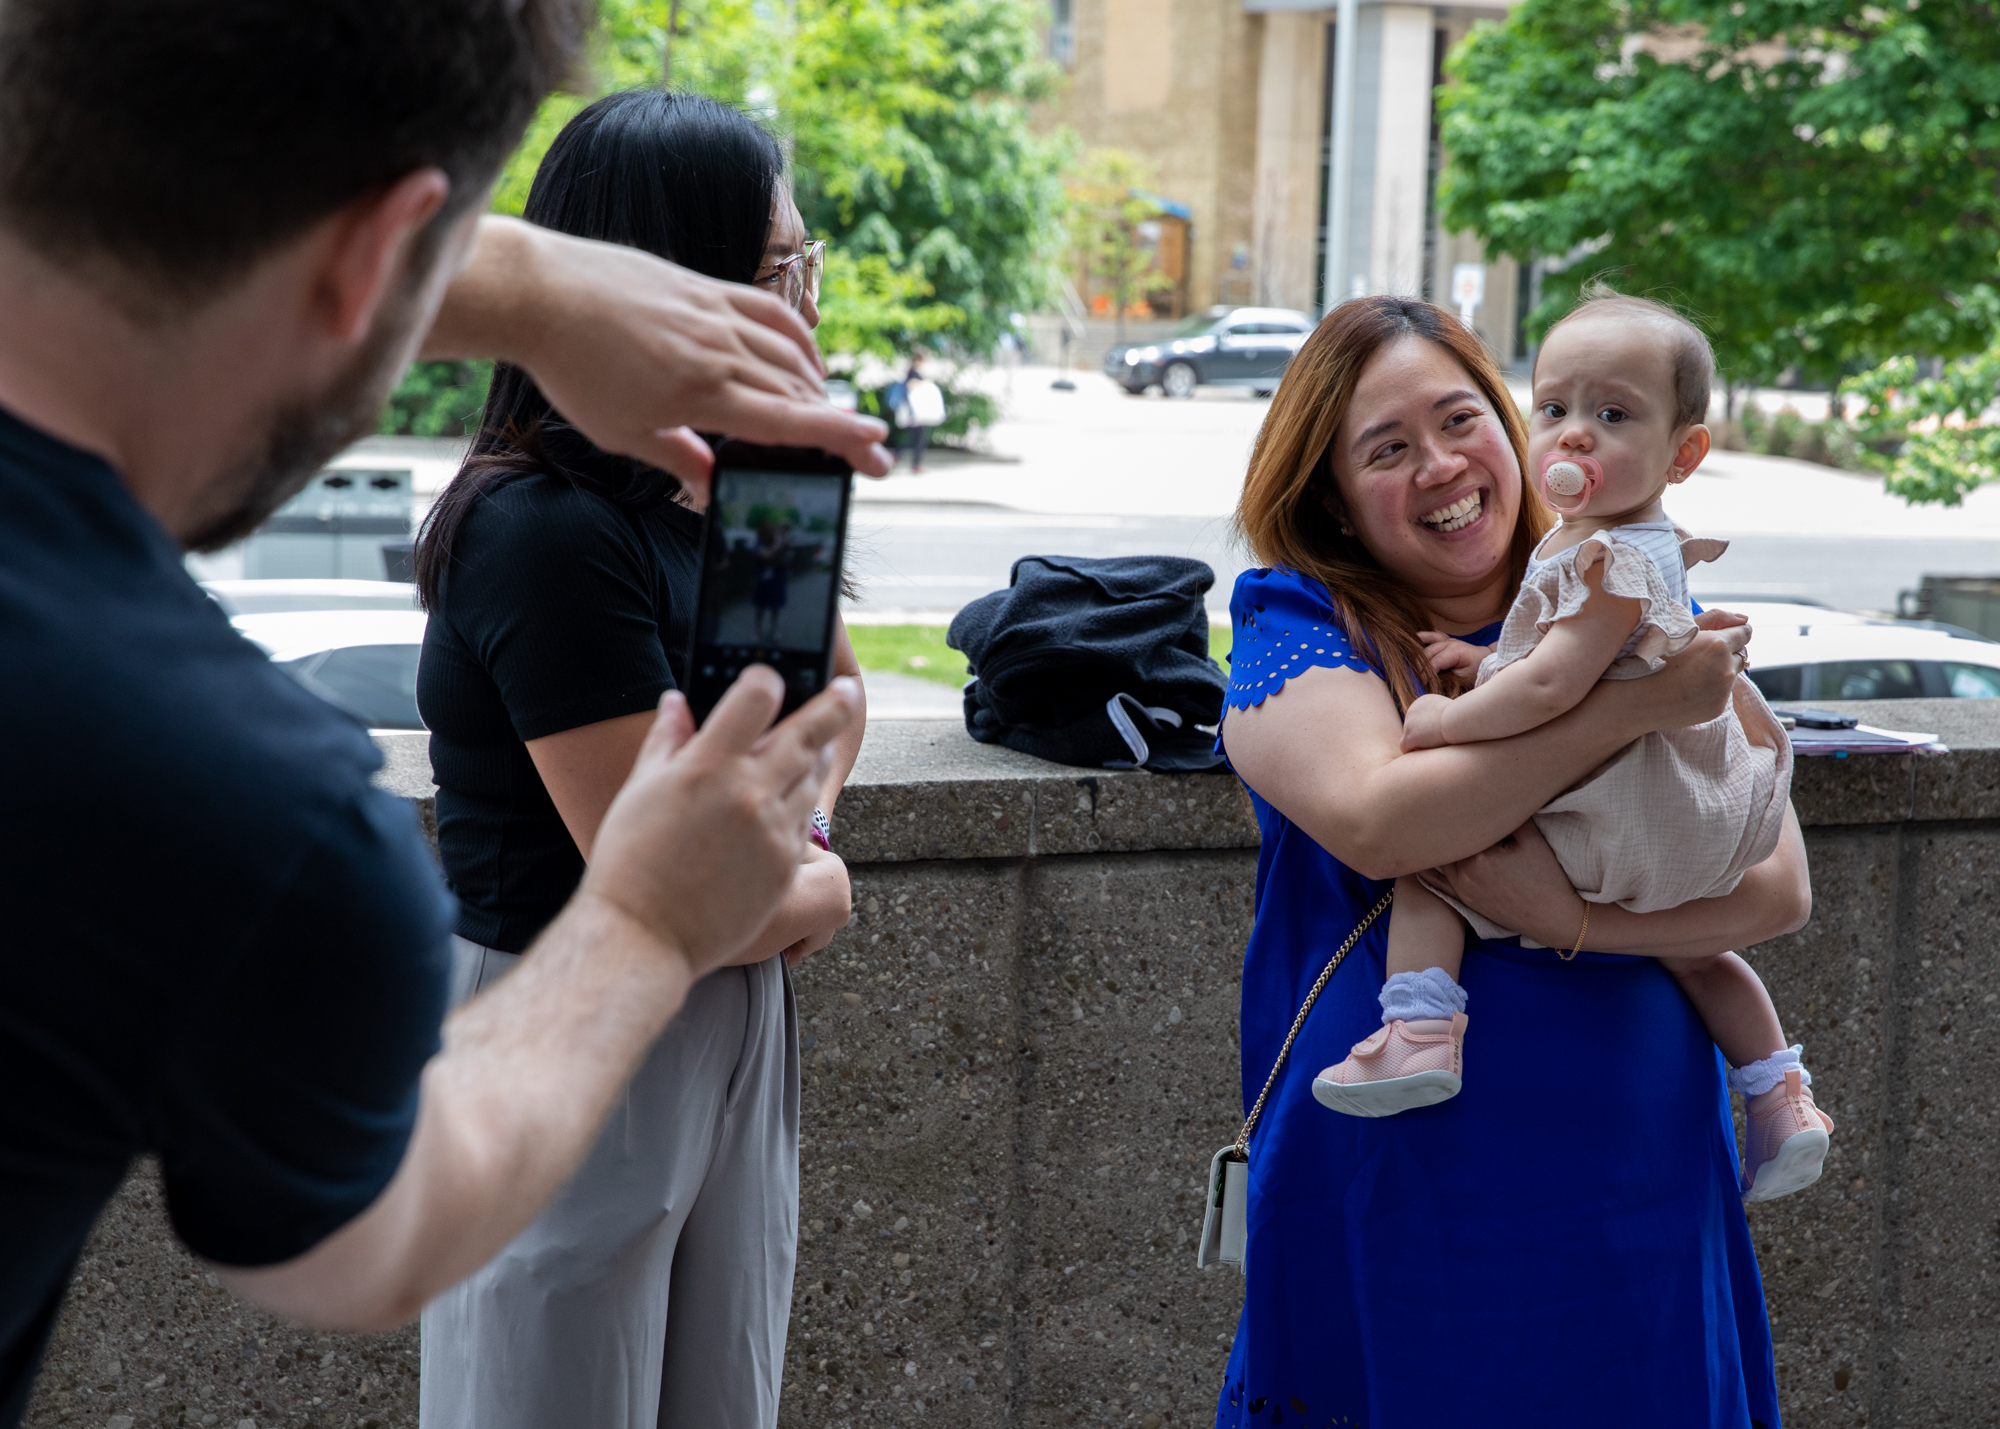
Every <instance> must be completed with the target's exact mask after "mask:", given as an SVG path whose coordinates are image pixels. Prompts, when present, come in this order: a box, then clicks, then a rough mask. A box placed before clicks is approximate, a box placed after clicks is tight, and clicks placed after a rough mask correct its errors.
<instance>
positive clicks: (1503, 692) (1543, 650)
mask: <svg viewBox="0 0 2000 1429" xmlns="http://www.w3.org/2000/svg"><path fill="white" fill-rule="evenodd" d="M1583 579H1584V584H1585V585H1587V586H1589V587H1590V592H1591V594H1590V599H1588V600H1586V601H1585V602H1584V603H1583V609H1582V610H1580V611H1578V612H1577V613H1576V614H1575V615H1573V616H1570V617H1569V618H1568V619H1567V620H1559V621H1557V622H1556V623H1555V624H1554V625H1552V626H1550V627H1549V633H1548V634H1547V635H1544V636H1543V637H1542V642H1541V644H1539V645H1537V646H1536V647H1535V648H1534V649H1533V650H1532V651H1530V652H1529V653H1528V654H1527V655H1525V656H1523V657H1522V658H1521V659H1519V660H1516V661H1515V662H1514V663H1513V664H1511V665H1509V666H1508V667H1507V668H1506V669H1504V670H1502V671H1500V673H1499V674H1497V675H1495V676H1494V677H1493V678H1492V679H1490V680H1488V681H1487V682H1486V683H1485V684H1483V685H1481V686H1480V687H1479V688H1478V689H1476V690H1472V691H1470V692H1468V693H1466V694H1463V695H1460V696H1459V697H1458V698H1457V699H1455V700H1448V699H1446V698H1445V697H1444V696H1442V695H1425V696H1423V697H1422V698H1421V699H1419V700H1418V701H1417V702H1416V703H1415V704H1413V705H1411V706H1410V711H1409V714H1408V715H1407V716H1406V717H1405V719H1404V724H1403V748H1404V749H1406V750H1410V749H1433V748H1436V747H1437V746H1438V745H1441V744H1475V743H1478V742H1479V741H1480V740H1486V739H1506V738H1508V737H1509V736H1511V735H1516V734H1521V733H1524V732H1526V731H1527V730H1531V729H1534V728H1535V727H1537V726H1538V725H1543V724H1547V723H1548V722H1549V721H1550V720H1552V719H1554V718H1555V717H1556V716H1557V715H1559V714H1563V713H1564V712H1566V711H1568V710H1570V709H1573V708H1574V707H1575V706H1576V704H1577V703H1578V702H1579V701H1580V700H1582V699H1583V697H1584V696H1585V695H1587V694H1589V693H1590V688H1591V686H1593V685H1595V684H1596V683H1597V682H1598V681H1599V680H1600V679H1602V678H1603V676H1604V672H1605V670H1606V669H1607V668H1609V666H1610V664H1611V662H1612V661H1613V660H1614V659H1616V658H1617V656H1618V651H1619V649H1620V648H1621V647H1622V646H1623V645H1624V644H1625V642H1626V640H1627V639H1629V638H1630V637H1631V634H1632V631H1633V628H1634V627H1636V626H1637V625H1638V623H1639V602H1638V601H1636V600H1632V599H1629V598H1627V597H1624V596H1611V595H1606V594H1605V593H1604V565H1603V563H1602V562H1599V563H1598V564H1596V565H1594V566H1592V567H1591V568H1590V569H1589V570H1588V571H1586V572H1585V573H1584V578H1583Z"/></svg>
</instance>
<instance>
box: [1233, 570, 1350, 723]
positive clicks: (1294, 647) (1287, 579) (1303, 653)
mask: <svg viewBox="0 0 2000 1429" xmlns="http://www.w3.org/2000/svg"><path fill="white" fill-rule="evenodd" d="M1229 618H1230V624H1231V625H1232V626H1233V627H1234V630H1233V634H1232V636H1231V644H1230V649H1229V693H1228V696H1227V698H1226V703H1227V708H1228V709H1232V710H1247V709H1251V708H1253V707H1255V706H1257V705H1261V704H1263V703H1264V701H1265V700H1266V699H1268V698H1269V697H1270V696H1272V695H1275V694H1276V693H1278V691H1279V690H1282V689H1283V688H1284V687H1285V682H1286V681H1287V680H1289V679H1291V678H1292V676H1294V675H1297V674H1299V673H1300V672H1302V671H1305V670H1310V669H1312V668H1313V667H1314V666H1329V667H1333V668H1338V669H1346V670H1360V671H1361V672H1363V673H1364V674H1372V673H1373V671H1371V670H1370V669H1369V667H1368V662H1367V661H1366V660H1363V659H1362V658H1361V657H1360V656H1359V655H1357V654H1355V653H1354V648H1353V646H1352V645H1351V644H1350V643H1349V641H1348V638H1347V634H1346V632H1345V631H1344V630H1342V629H1341V627H1340V624H1339V622H1338V621H1337V620H1336V619H1335V618H1334V613H1333V606H1332V604H1331V603H1330V602H1329V601H1328V600H1327V597H1326V590H1325V588H1324V587H1323V586H1321V585H1320V583H1319V582H1318V581H1316V580H1313V579H1312V578H1310V577H1309V576H1302V575H1300V574H1298V573H1297V572H1296V571H1287V570H1279V569H1267V570H1255V571H1245V572H1244V573H1243V574H1242V575H1240V576H1238V577H1237V578H1236V590H1235V592H1234V593H1233V594H1232V595H1231V596H1230V600H1229Z"/></svg>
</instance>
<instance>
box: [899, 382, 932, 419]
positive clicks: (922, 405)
mask: <svg viewBox="0 0 2000 1429" xmlns="http://www.w3.org/2000/svg"><path fill="white" fill-rule="evenodd" d="M903 405H904V406H905V407H907V408H908V409H909V414H910V415H909V418H908V420H907V421H906V420H904V418H903V416H902V415H901V414H900V413H899V414H898V415H897V417H896V425H897V426H899V427H935V426H936V425H937V424H938V423H940V422H942V421H943V420H944V389H943V388H941V387H939V386H938V385H937V383H935V382H933V381H931V380H930V379H929V378H928V377H912V378H911V379H910V380H909V381H908V382H906V383H904V384H903Z"/></svg>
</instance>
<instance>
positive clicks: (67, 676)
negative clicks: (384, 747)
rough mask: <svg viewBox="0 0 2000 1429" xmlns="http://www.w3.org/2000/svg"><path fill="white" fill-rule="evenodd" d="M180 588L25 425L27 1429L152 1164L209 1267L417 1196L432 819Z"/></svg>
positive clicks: (438, 998) (309, 1243) (154, 528)
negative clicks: (78, 1293)
mask: <svg viewBox="0 0 2000 1429" xmlns="http://www.w3.org/2000/svg"><path fill="white" fill-rule="evenodd" d="M181 562H182V556H181V552H180V550H179V548H178V547H176V546H175V545H174V543H173V541H172V540H171V539H170V538H169V537H168V535H167V533H166V532H165V531H164V530H162V529H161V528H160V525H159V524H158V522H156V521H155V520H154V519H153V518H152V517H151V516H150V515H148V514H147V512H146V511H145V510H144V509H143V508H142V507H141V506H140V505H139V503H138V502H137V501H135V500H134V499H133V497H132V494H131V492H130V491H129V490H128V489H127V487H126V485H125V483H124V482H123V481H122V480H121V479H120V477H119V475H118V473H117V472H116V471H114V470H113V469H112V468H111V467H110V466H109V465H108V464H107V463H106V462H105V461H104V460H103V459H102V458H100V457H97V456H93V455H91V454H89V453H87V452H83V451H79V450H77V449H76V448H74V447H70V446H67V445H65V444H64V443H62V442H60V441H58V440H56V439H55V438H54V437H53V436H50V435H49V434H47V433H45V432H41V431H39V430H37V429H35V428H33V427H31V426H29V425H27V424H26V423H24V422H22V421H20V420H18V419H17V418H15V417H13V416H11V415H10V414H8V413H6V412H0V691H4V697H0V748H4V749H6V750H7V751H8V761H7V771H6V775H5V777H4V778H0V1426H11V1425H15V1424H18V1423H19V1422H20V1421H21V1418H22V1415H23V1414H24V1412H25V1410H26V1408H27V1402H28V1392H29V1388H30V1384H31V1382H32V1379H33V1375H34V1368H35V1363H36V1360H37V1358H38V1357H39V1355H40V1352H41V1347H42V1345H43V1343H44V1342H45V1341H46V1340H47V1338H48V1334H49V1330H50V1327H51V1326H52V1325H53V1324H54V1322H55V1317H56V1311H57V1308H58V1307H59V1306H60V1305H61V1303H62V1296H63V1287H64V1285H65V1283H66V1282H67V1280H68V1278H69V1275H70V1270H71V1267H72V1266H74V1264H75V1263H76V1258H77V1255H78V1254H79V1253H80V1252H81V1250H82V1249H83V1244H84V1239H85V1237H86V1236H87V1235H88V1233H89V1231H90V1227H91V1225H92V1223H93V1222H95V1221H96V1219H97V1216H98V1213H99V1212H100V1211H101V1210H102V1209H103V1207H104V1204H105V1202H106V1201H107V1200H109V1199H110V1197H111V1194H112V1192H113V1191H115V1190H116V1189H117V1187H118V1184H119V1181H120V1180H121V1179H122V1178H123V1176H124V1175H125V1171H126V1168H127V1166H128V1165H129V1164H130V1162H131V1160H132V1158H133V1157H134V1156H137V1155H140V1154H151V1155H154V1156H157V1157H158V1158H159V1164H160V1172H161V1177H162V1179H163V1181H164V1182H165V1186H166V1202H167V1211H168V1214H169V1215H170V1216H171V1217H172V1220H173V1223H174V1228H175V1230H176V1231H178V1233H179V1234H180V1236H181V1238H182V1239H183V1240H184V1241H186V1242H187V1244H188V1245H189V1246H190V1247H191V1248H192V1249H193V1250H194V1251H195V1253H196V1254H198V1255H201V1256H204V1257H206V1258H208V1259H210V1260H214V1261H219V1262H221V1263H223V1264H225V1265H239V1266H254V1265H270V1264H275V1263H278V1262H281V1261H286V1260H290V1259H291V1258H292V1257H294V1256H296V1255H299V1254H301V1253H302V1252H304V1251H306V1250H309V1249H310V1248H312V1247H313V1246H314V1245H317V1244H318V1243H319V1242H320V1241H322V1240H323V1239H325V1237H326V1236H327V1235H329V1234H331V1233H332V1232H333V1231H335V1230H337V1229H338V1228H339V1227H340V1226H342V1225H344V1224H345V1223H346V1222H348V1221H349V1220H351V1219H352V1218H353V1217H354V1216H356V1215H357V1214H359V1213H360V1212H361V1211H362V1210H364V1209H365V1208H366V1207H367V1206H368V1205H369V1204H370V1203H371V1202H372V1201H374V1199H375V1198H376V1197H377V1196H378V1195H380V1194H381V1192H382V1188H383V1187H384V1186H386V1185H387V1184H388V1182H389V1179H390V1178H391V1177H392V1176H393V1175H394V1174H395V1171H396V1167H397V1166H398V1165H399V1164H400V1163H401V1161H402V1158H403V1152H404V1148H405V1146H406V1145H407V1144H408V1141H409V1137H410V1130H411V1127H412V1125H413V1124H414V1120H415V1117H416V1110H417V1088H418V1077H419V1074H420V1073H421V1071H422V1069H423V1065H424V1063H425V1061H426V1060H427V1059H428V1058H429V1057H430V1056H431V1055H432V1054H433V1053H434V1052H435V1051H436V1049H437V1046H438V1025H439V1022H440V1020H441V1019H442V1017H443V1015H444V1006H445V996H446V990H447V979H446V970H447V967H448V954H449V949H450V928H451V908H450V900H449V899H448V898H447V897H446V896H445V891H444V887H443V885H442V884H441V883H440V882H439V880H438V876H437V869H436V867H435V866H434V865H433V864H432V862H431V858H430V851H429V850H428V849H426V848H425V847H424V842H423V835H422V832H421V831H420V830H419V828H418V826H417V820H416V816H415V813H414V811H413V810H412V809H411V808H410V806H409V805H408V804H407V803H405V802H404V801H402V800H400V799H396V798H393V797H391V796H390V795H388V794H385V793H383V792H381V791H380V790H378V789H375V788H374V787H372V784H371V776H372V775H373V774H374V772H375V770H376V769H377V768H378V767H379V766H380V765H381V762H382V761H381V756H380V755H379V754H378V753H377V751H376V749H375V746H374V745H373V744H372V743H371V742H370V740H369V738H368V732H367V731H366V730H365V729H363V728H362V727H361V726H360V725H359V724H357V723H356V722H355V721H353V720H352V719H350V718H348V717H347V716H346V715H345V714H342V713H341V712H340V711H338V710H336V709H334V708H333V706H331V705H329V704H326V703H324V702H323V701H321V700H319V699H317V698H316V697H314V696H313V695H311V694H310V693H308V692H307V691H306V689H305V688H304V686H302V685H300V684H299V683H298V682H297V681H295V680H293V679H291V678H290V677H288V676H287V675H286V674H285V673H284V672H283V671H282V670H279V669H278V668H277V667H276V666H274V665H273V664H272V663H271V662H270V660H269V659H267V658H266V657H265V655H264V653H263V652H262V651H261V650H259V649H258V648H257V647H256V646H254V645H252V644H250V642H249V641H247V640H245V639H243V638H242V637H241V636H239V635H238V634H237V633H236V632H235V630H233V629H232V628H231V627H230V623H229V618H228V617H227V616H226V615H224V614H223V612H222V610H221V608H220V607H218V606H217V605H216V604H215V602H214V601H212V600H210V599H208V597H207V596H206V595H204V594H203V592H202V590H201V588H200V587H199V586H197V585H196V584H195V583H194V582H193V581H192V580H191V579H189V577H188V574H187V571H186V570H185V569H184V568H183V566H182V563H181Z"/></svg>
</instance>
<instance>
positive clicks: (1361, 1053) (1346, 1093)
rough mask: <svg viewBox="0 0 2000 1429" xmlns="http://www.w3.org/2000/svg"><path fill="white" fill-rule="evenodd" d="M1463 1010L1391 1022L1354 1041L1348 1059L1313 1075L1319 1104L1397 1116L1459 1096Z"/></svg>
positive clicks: (1352, 1111)
mask: <svg viewBox="0 0 2000 1429" xmlns="http://www.w3.org/2000/svg"><path fill="white" fill-rule="evenodd" d="M1464 1055H1465V1014H1464V1013H1463V1012H1454V1013H1453V1014H1452V1015H1451V1021H1449V1022H1446V1021H1445V1020H1444V1019H1443V1018H1434V1017H1426V1018H1420V1019H1419V1020H1417V1021H1415V1022H1404V1021H1401V1020H1400V1019H1399V1020H1397V1021H1395V1022H1391V1023H1389V1024H1387V1025H1386V1026H1384V1027H1381V1028H1379V1029H1377V1031H1376V1032H1375V1033H1374V1034H1373V1035H1372V1036H1370V1037H1369V1038H1368V1039H1367V1040H1366V1041H1363V1042H1357V1043H1355V1044H1354V1050H1353V1051H1352V1052H1349V1053H1348V1054H1347V1060H1346V1061H1344V1062H1342V1063H1340V1064H1339V1065H1338V1066H1334V1067H1328V1068H1327V1069H1326V1070H1325V1071H1324V1072H1321V1073H1320V1074H1319V1075H1318V1076H1317V1077H1314V1078H1313V1095H1314V1096H1315V1097H1317V1098H1318V1099H1319V1103H1320V1105H1321V1106H1324V1107H1329V1108H1331V1109H1332V1110H1334V1111H1337V1112H1343V1113H1345V1114H1346V1115H1348V1116H1394V1115H1395V1114H1396V1113H1397V1112H1399V1111H1408V1110H1409V1109H1410V1108H1411V1107H1417V1106H1430V1105H1431V1104H1433V1103H1434V1102H1441V1101H1444V1100H1445V1099H1447V1098H1449V1097H1455V1096H1457V1095H1458V1089H1459V1086H1460V1080H1459V1075H1460V1072H1461V1071H1462V1070H1463V1059H1464Z"/></svg>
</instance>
